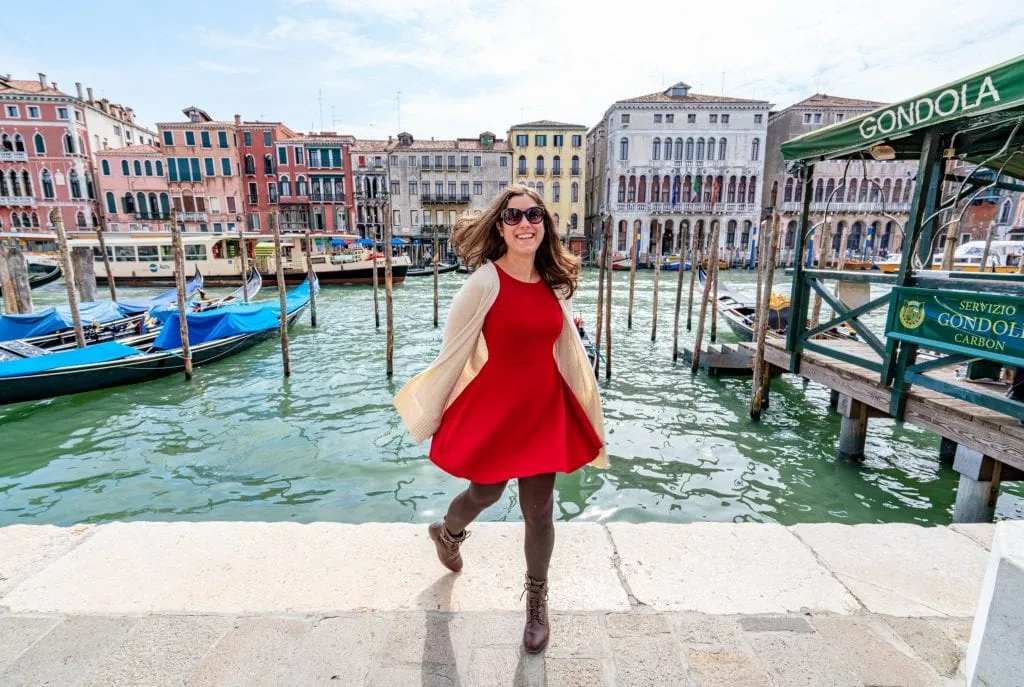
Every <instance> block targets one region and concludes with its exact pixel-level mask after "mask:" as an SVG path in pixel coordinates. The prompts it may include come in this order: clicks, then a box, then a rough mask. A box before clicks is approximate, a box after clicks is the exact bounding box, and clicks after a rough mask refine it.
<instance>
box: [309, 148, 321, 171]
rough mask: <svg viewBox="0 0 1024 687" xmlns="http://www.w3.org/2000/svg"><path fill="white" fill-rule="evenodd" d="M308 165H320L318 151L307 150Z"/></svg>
mask: <svg viewBox="0 0 1024 687" xmlns="http://www.w3.org/2000/svg"><path fill="white" fill-rule="evenodd" d="M309 166H310V167H319V166H320V151H319V150H311V151H309Z"/></svg>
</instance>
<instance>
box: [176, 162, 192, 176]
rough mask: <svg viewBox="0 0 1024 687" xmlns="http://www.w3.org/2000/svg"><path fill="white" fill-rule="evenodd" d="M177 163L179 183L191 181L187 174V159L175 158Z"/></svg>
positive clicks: (189, 174)
mask: <svg viewBox="0 0 1024 687" xmlns="http://www.w3.org/2000/svg"><path fill="white" fill-rule="evenodd" d="M175 159H177V161H178V179H179V180H180V181H192V174H191V173H190V172H189V167H188V158H187V157H179V158H175Z"/></svg>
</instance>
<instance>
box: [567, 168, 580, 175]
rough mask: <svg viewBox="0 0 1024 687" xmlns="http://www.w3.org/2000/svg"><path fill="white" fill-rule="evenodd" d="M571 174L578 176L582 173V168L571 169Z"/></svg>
mask: <svg viewBox="0 0 1024 687" xmlns="http://www.w3.org/2000/svg"><path fill="white" fill-rule="evenodd" d="M569 175H570V176H574V177H578V176H579V175H580V168H579V167H573V168H572V169H571V170H569Z"/></svg>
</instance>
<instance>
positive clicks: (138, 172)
mask: <svg viewBox="0 0 1024 687" xmlns="http://www.w3.org/2000/svg"><path fill="white" fill-rule="evenodd" d="M132 168H133V169H134V170H135V176H137V177H141V176H142V163H141V162H139V161H138V160H136V161H135V162H134V163H133V164H132Z"/></svg>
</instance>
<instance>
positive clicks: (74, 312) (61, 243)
mask: <svg viewBox="0 0 1024 687" xmlns="http://www.w3.org/2000/svg"><path fill="white" fill-rule="evenodd" d="M50 221H51V222H53V226H54V230H55V231H54V233H55V234H57V248H58V250H60V269H61V271H63V272H64V287H65V290H66V291H67V294H68V305H69V306H70V307H71V323H72V325H74V328H75V343H76V344H77V345H78V347H79V348H85V334H84V333H83V332H82V316H81V314H80V313H79V312H78V294H77V293H76V292H75V272H74V268H73V267H72V266H71V254H70V253H69V252H68V237H67V234H65V233H64V218H63V217H62V216H61V211H60V208H54V209H53V210H51V211H50Z"/></svg>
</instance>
